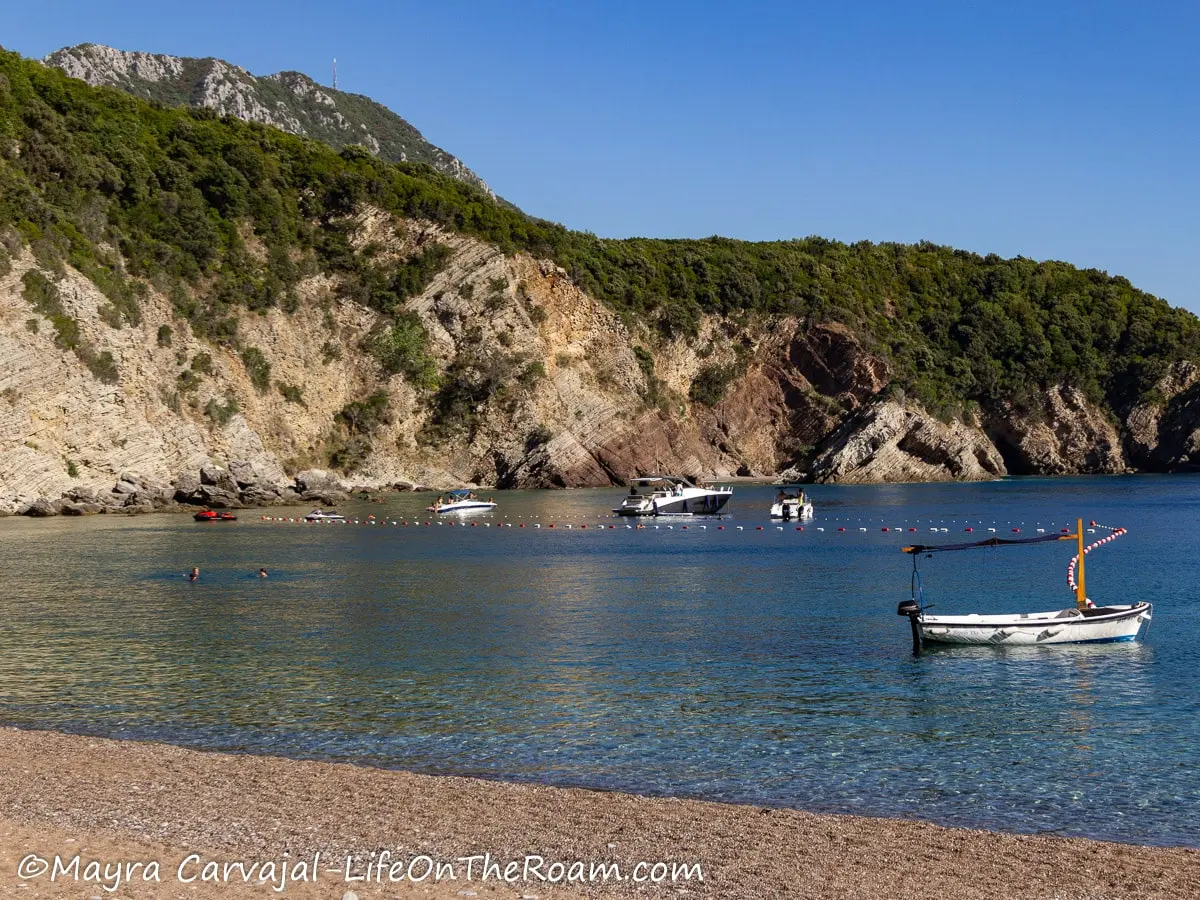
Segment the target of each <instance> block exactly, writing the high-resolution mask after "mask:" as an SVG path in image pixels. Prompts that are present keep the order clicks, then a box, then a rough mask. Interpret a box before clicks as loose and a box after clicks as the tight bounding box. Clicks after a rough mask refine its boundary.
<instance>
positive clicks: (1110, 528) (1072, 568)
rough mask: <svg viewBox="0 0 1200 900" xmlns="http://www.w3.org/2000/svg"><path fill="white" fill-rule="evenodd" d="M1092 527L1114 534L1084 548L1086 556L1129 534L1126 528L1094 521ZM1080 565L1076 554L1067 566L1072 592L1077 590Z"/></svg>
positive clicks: (1068, 583)
mask: <svg viewBox="0 0 1200 900" xmlns="http://www.w3.org/2000/svg"><path fill="white" fill-rule="evenodd" d="M1091 527H1092V528H1102V529H1103V530H1105V531H1109V532H1112V533H1111V534H1109V535H1108V537H1102V538H1100V540H1098V541H1095V542H1093V543H1091V544H1088V545H1087V546H1086V547H1084V548H1083V555H1084V556H1087V554H1089V553H1091V552H1092V551H1093V550H1095V549H1096V548H1097V547H1101V546H1103V545H1104V544H1107V543H1108V542H1109V541H1115V540H1116V539H1117V538H1119V537H1121V536H1122V535H1125V534H1128V533H1129V532H1128V529H1125V528H1117V527H1116V526H1113V525H1099V524H1097V523H1096V521H1095V520H1094V519H1093V520H1092V522H1091ZM1078 564H1079V554H1076V555H1075V556H1073V557H1071V561H1070V562H1069V563H1068V564H1067V587H1069V588H1070V589H1071V590H1075V567H1076V566H1077V565H1078Z"/></svg>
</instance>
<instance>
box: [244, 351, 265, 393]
mask: <svg viewBox="0 0 1200 900" xmlns="http://www.w3.org/2000/svg"><path fill="white" fill-rule="evenodd" d="M242 365H244V366H245V367H246V374H247V375H249V376H250V383H251V384H253V385H254V389H255V390H257V391H258V392H259V393H260V394H261V393H264V392H266V391H267V390H269V389H270V387H271V364H270V363H269V362H267V358H266V357H265V356H263V353H262V351H261V350H259V349H258V348H257V347H244V348H243V349H242Z"/></svg>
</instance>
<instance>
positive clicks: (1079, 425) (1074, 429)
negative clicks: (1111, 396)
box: [988, 385, 1130, 475]
mask: <svg viewBox="0 0 1200 900" xmlns="http://www.w3.org/2000/svg"><path fill="white" fill-rule="evenodd" d="M988 433H989V434H990V435H991V437H992V439H993V440H994V441H995V443H996V445H997V446H998V447H999V448H1000V450H1001V452H1002V453H1003V454H1004V455H1005V458H1006V459H1007V460H1008V464H1009V467H1010V468H1012V469H1013V470H1014V471H1015V472H1022V473H1025V472H1028V473H1037V474H1041V475H1067V474H1071V473H1088V474H1098V475H1099V474H1115V473H1118V472H1125V471H1128V470H1129V469H1130V465H1129V463H1128V461H1127V460H1126V458H1125V454H1124V451H1123V449H1122V445H1121V436H1120V433H1119V432H1118V426H1117V423H1116V422H1115V421H1113V420H1112V419H1111V418H1110V417H1109V416H1108V415H1107V414H1106V413H1105V412H1104V411H1103V410H1101V409H1099V408H1098V407H1097V406H1096V405H1095V404H1094V403H1092V402H1091V401H1090V400H1089V399H1088V398H1087V396H1086V395H1084V393H1083V392H1082V391H1080V390H1078V389H1077V388H1069V387H1065V386H1063V385H1054V386H1053V387H1051V388H1050V389H1049V390H1048V391H1047V392H1046V393H1045V395H1044V396H1043V399H1042V404H1041V405H1040V406H1039V407H1036V408H1032V409H1029V408H1020V407H1016V406H1013V405H1006V406H1005V407H1003V408H1001V409H999V410H997V411H996V412H995V413H994V414H992V415H991V416H990V417H989V422H988Z"/></svg>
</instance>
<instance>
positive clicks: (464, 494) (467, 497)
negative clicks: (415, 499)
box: [426, 488, 496, 515]
mask: <svg viewBox="0 0 1200 900" xmlns="http://www.w3.org/2000/svg"><path fill="white" fill-rule="evenodd" d="M495 508H496V503H495V501H493V500H491V499H488V500H480V499H479V498H478V497H476V496H475V492H474V491H472V490H470V489H468V488H463V489H462V490H457V491H447V492H446V493H445V494H442V496H440V497H438V498H437V499H436V500H434V501H433V504H432V505H431V506H427V507H426V509H427V510H428V511H429V512H435V513H439V514H442V515H444V514H446V513H466V512H487V511H488V510H492V509H495Z"/></svg>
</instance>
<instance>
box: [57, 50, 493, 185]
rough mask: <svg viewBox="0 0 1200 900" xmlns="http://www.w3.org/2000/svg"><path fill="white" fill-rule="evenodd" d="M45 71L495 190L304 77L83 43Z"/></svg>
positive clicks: (406, 130) (372, 110)
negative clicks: (420, 166) (356, 149)
mask: <svg viewBox="0 0 1200 900" xmlns="http://www.w3.org/2000/svg"><path fill="white" fill-rule="evenodd" d="M43 62H45V64H46V65H48V66H54V67H55V68H58V69H62V70H63V71H64V72H66V73H67V74H68V75H70V76H71V77H72V78H78V79H80V80H82V81H86V82H87V83H88V84H91V85H105V86H107V87H114V88H117V89H118V90H122V91H125V92H126V93H129V94H133V95H134V96H135V97H142V98H144V99H146V100H154V101H156V102H159V103H165V104H168V105H171V106H192V107H203V108H207V109H212V110H215V111H216V112H217V113H219V114H220V115H223V116H237V117H238V118H239V119H245V120H246V121H249V122H259V123H261V124H263V125H270V126H272V127H275V128H279V129H282V130H283V131H289V132H291V133H292V134H300V135H305V136H307V137H312V138H316V139H317V140H320V141H324V142H325V143H327V144H332V145H333V146H335V147H342V146H345V145H347V144H361V145H362V146H364V147H366V148H367V149H368V150H370V151H371V152H372V153H375V154H377V155H378V156H382V157H383V158H384V159H388V160H392V161H393V162H404V161H408V162H417V163H426V164H428V165H430V166H432V167H433V168H435V169H437V170H438V171H439V172H443V173H445V174H447V175H450V176H452V177H454V178H458V179H460V180H462V181H465V182H467V183H468V184H473V185H476V186H478V187H481V188H483V189H484V190H485V191H486V190H489V189H488V186H487V185H486V184H485V183H484V181H483V179H482V178H480V177H479V176H478V175H476V174H475V173H474V172H472V171H471V170H470V169H468V168H467V167H466V166H465V165H464V164H463V162H462V160H460V159H458V158H456V157H454V156H452V155H451V154H449V153H447V152H446V151H445V150H442V149H441V148H440V147H435V146H434V145H433V144H431V143H429V142H428V141H426V140H425V138H424V137H422V135H421V132H419V131H418V130H417V129H416V128H414V127H413V126H412V125H410V124H409V123H408V122H407V121H405V120H404V119H402V118H400V116H398V115H396V114H395V113H394V112H392V111H391V110H389V109H388V108H387V107H385V106H383V105H381V104H379V103H376V102H375V101H374V100H371V99H370V98H369V97H363V96H361V95H359V94H348V93H346V92H344V91H339V90H335V89H333V88H330V87H326V86H325V85H321V84H318V83H317V82H315V81H313V80H312V79H311V78H309V77H308V76H307V75H303V74H301V73H300V72H276V73H275V74H274V75H264V76H255V75H251V74H250V73H249V72H247V71H246V70H245V69H243V68H241V67H240V66H235V65H233V64H232V63H227V62H225V61H224V60H220V59H213V58H211V57H209V58H206V59H193V58H188V57H178V56H167V55H165V54H162V53H141V52H131V51H127V50H117V49H114V48H112V47H105V46H103V45H101V44H79V45H77V46H75V47H64V48H63V49H61V50H56V51H54V52H53V53H51V54H49V55H48V56H47V57H46V58H45V59H44V60H43Z"/></svg>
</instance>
